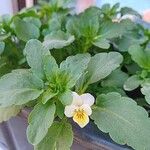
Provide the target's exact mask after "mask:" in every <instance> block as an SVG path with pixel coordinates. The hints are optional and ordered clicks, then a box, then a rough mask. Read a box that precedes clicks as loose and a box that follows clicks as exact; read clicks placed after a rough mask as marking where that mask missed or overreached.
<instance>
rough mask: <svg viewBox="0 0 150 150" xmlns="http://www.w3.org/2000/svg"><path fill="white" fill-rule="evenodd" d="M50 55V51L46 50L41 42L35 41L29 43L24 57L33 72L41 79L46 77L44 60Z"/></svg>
mask: <svg viewBox="0 0 150 150" xmlns="http://www.w3.org/2000/svg"><path fill="white" fill-rule="evenodd" d="M49 54H50V52H49V50H47V49H45V48H44V47H43V45H42V43H41V42H40V41H38V40H34V39H32V40H30V41H28V42H27V44H26V46H25V49H24V55H25V56H26V59H27V62H28V64H29V66H30V67H31V70H32V71H33V73H35V74H36V75H37V76H38V77H39V78H41V79H43V78H44V76H45V75H44V64H43V59H44V57H45V55H49Z"/></svg>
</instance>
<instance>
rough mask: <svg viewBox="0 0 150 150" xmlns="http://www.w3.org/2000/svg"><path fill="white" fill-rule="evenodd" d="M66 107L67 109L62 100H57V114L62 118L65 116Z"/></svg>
mask: <svg viewBox="0 0 150 150" xmlns="http://www.w3.org/2000/svg"><path fill="white" fill-rule="evenodd" d="M64 109H65V107H64V105H63V104H62V103H61V102H60V101H57V102H56V114H57V116H58V117H59V118H60V119H63V117H64Z"/></svg>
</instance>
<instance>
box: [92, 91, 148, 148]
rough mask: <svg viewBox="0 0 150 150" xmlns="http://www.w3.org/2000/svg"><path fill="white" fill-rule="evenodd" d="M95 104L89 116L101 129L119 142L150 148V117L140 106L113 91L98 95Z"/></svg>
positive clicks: (135, 146)
mask: <svg viewBox="0 0 150 150" xmlns="http://www.w3.org/2000/svg"><path fill="white" fill-rule="evenodd" d="M96 105H97V106H96V107H95V109H94V110H93V113H92V116H91V118H92V119H93V120H94V122H95V124H96V125H97V126H98V128H99V129H100V130H101V131H103V132H106V133H109V134H110V136H111V138H112V139H113V140H114V141H115V142H117V143H119V144H128V145H129V146H131V147H133V148H134V149H136V150H149V149H150V143H149V136H150V119H149V118H148V114H147V112H146V111H145V110H144V109H143V108H142V107H140V106H137V104H136V103H135V102H134V101H133V100H132V99H130V98H127V97H121V95H120V94H118V93H115V92H114V93H108V94H106V95H105V94H102V95H100V96H98V98H97V104H96Z"/></svg>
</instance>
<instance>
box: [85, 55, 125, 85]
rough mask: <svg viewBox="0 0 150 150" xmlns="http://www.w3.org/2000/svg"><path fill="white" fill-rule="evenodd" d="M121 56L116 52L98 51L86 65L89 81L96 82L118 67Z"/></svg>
mask: <svg viewBox="0 0 150 150" xmlns="http://www.w3.org/2000/svg"><path fill="white" fill-rule="evenodd" d="M122 60H123V57H122V55H121V54H120V53H118V52H110V53H99V54H96V55H95V56H93V57H92V58H91V61H90V62H89V65H88V69H87V70H88V73H89V77H90V79H89V83H94V82H97V81H99V80H101V79H103V78H105V77H107V76H108V75H109V74H110V73H111V72H112V71H113V70H115V69H116V68H118V67H119V65H120V64H121V62H122Z"/></svg>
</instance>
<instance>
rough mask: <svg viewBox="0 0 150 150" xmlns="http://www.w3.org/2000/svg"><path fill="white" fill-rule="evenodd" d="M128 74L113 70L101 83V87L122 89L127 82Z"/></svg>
mask: <svg viewBox="0 0 150 150" xmlns="http://www.w3.org/2000/svg"><path fill="white" fill-rule="evenodd" d="M127 78H128V74H126V73H125V72H123V71H121V70H120V69H116V70H114V71H113V72H112V73H111V74H110V75H109V76H108V77H107V78H106V79H105V80H103V81H102V82H101V85H102V86H103V87H119V88H122V87H123V85H124V82H125V81H126V80H127Z"/></svg>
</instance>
